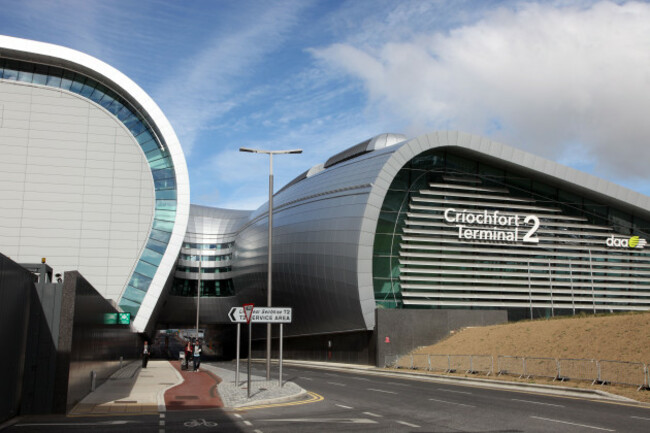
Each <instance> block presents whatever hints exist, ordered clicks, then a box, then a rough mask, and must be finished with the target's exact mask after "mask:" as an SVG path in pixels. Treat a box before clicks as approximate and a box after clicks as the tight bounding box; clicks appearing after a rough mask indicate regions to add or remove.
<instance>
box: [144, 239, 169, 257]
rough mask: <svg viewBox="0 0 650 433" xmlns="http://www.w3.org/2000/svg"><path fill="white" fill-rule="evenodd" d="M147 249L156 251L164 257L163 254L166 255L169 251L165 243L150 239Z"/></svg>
mask: <svg viewBox="0 0 650 433" xmlns="http://www.w3.org/2000/svg"><path fill="white" fill-rule="evenodd" d="M146 248H147V249H149V250H152V251H155V252H157V253H158V254H161V255H162V254H165V251H166V250H167V244H166V243H164V242H160V241H158V240H155V239H151V238H149V240H148V241H147V247H146ZM151 263H153V262H151Z"/></svg>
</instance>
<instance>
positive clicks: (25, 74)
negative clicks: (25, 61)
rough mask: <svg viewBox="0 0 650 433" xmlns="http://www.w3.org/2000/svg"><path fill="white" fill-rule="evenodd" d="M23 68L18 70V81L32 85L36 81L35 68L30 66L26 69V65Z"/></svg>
mask: <svg viewBox="0 0 650 433" xmlns="http://www.w3.org/2000/svg"><path fill="white" fill-rule="evenodd" d="M22 66H23V67H22V68H20V69H19V70H18V81H24V82H25V83H31V82H32V80H33V79H34V72H33V66H31V65H29V66H28V67H25V65H22Z"/></svg>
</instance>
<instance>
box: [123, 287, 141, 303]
mask: <svg viewBox="0 0 650 433" xmlns="http://www.w3.org/2000/svg"><path fill="white" fill-rule="evenodd" d="M144 295H146V292H143V291H142V290H138V289H136V288H134V287H131V286H127V288H126V290H125V291H124V298H126V299H128V300H130V301H133V302H134V303H138V304H142V300H143V299H144Z"/></svg>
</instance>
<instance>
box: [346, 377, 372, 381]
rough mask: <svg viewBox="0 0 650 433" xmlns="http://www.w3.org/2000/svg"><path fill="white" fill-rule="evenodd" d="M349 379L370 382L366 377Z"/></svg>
mask: <svg viewBox="0 0 650 433" xmlns="http://www.w3.org/2000/svg"><path fill="white" fill-rule="evenodd" d="M351 379H354V380H364V381H366V382H372V381H371V380H370V379H368V378H366V377H354V376H353V377H351Z"/></svg>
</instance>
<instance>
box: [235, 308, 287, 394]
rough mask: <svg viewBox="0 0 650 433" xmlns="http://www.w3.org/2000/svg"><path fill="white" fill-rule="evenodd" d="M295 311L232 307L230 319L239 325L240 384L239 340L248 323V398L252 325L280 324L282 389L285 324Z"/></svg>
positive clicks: (236, 374) (237, 375) (280, 381)
mask: <svg viewBox="0 0 650 433" xmlns="http://www.w3.org/2000/svg"><path fill="white" fill-rule="evenodd" d="M292 313H293V310H292V309H291V308H290V307H257V308H255V306H254V305H253V304H245V305H244V306H243V307H232V308H231V309H230V311H229V312H228V318H229V319H230V321H231V322H234V323H237V371H236V373H235V382H237V384H239V340H240V325H241V324H242V323H248V398H250V389H251V350H252V343H251V339H252V332H251V330H252V324H253V323H268V324H271V323H279V324H280V353H279V356H278V361H279V370H280V371H279V373H280V374H279V384H280V387H282V386H283V385H284V384H283V383H282V352H283V344H282V343H283V340H284V335H283V334H284V327H283V325H284V324H285V323H291V320H292V315H293V314H292Z"/></svg>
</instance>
